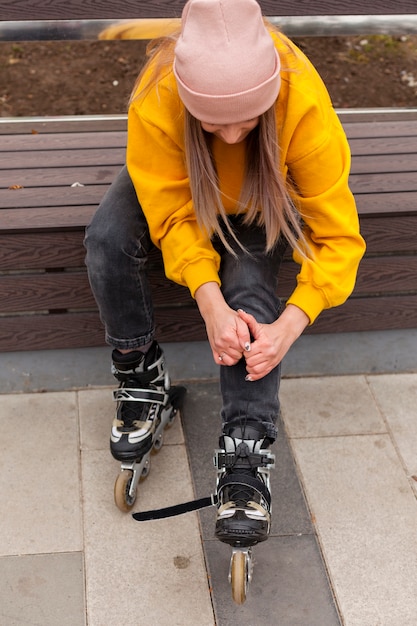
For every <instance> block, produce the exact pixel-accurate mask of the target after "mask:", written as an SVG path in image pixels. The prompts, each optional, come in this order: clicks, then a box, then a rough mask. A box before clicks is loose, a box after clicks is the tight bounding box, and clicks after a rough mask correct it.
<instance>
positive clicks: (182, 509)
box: [132, 494, 218, 522]
mask: <svg viewBox="0 0 417 626" xmlns="http://www.w3.org/2000/svg"><path fill="white" fill-rule="evenodd" d="M217 502H218V498H217V494H212V495H211V496H208V497H206V498H199V499H197V500H190V501H189V502H183V503H182V504H174V505H173V506H166V507H164V508H163V509H154V510H153V511H141V512H140V513H133V514H132V517H133V519H135V520H136V521H137V522H148V521H150V520H156V519H164V518H165V517H174V516H175V515H182V514H183V513H189V512H190V511H199V510H200V509H205V508H207V507H209V506H215V505H216V504H217Z"/></svg>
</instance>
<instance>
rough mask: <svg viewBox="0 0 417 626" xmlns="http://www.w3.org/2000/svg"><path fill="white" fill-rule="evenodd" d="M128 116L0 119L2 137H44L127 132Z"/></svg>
mask: <svg viewBox="0 0 417 626" xmlns="http://www.w3.org/2000/svg"><path fill="white" fill-rule="evenodd" d="M126 128H127V116H126V115H120V114H116V115H77V116H74V117H72V116H70V115H65V116H62V117H54V116H52V117H20V118H16V117H15V118H0V135H10V134H11V135H13V136H14V137H18V136H19V135H30V134H32V131H34V132H35V133H42V135H43V136H45V135H49V134H55V133H73V132H95V131H97V132H99V133H102V132H109V131H113V130H114V131H125V132H126Z"/></svg>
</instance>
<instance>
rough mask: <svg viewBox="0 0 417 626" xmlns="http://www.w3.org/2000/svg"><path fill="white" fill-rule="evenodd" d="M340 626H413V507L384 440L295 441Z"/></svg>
mask: <svg viewBox="0 0 417 626" xmlns="http://www.w3.org/2000/svg"><path fill="white" fill-rule="evenodd" d="M292 445H293V449H294V451H295V455H296V459H297V463H298V466H299V468H300V471H301V474H302V478H303V483H304V488H305V490H306V494H307V497H308V501H309V504H310V507H311V509H312V512H313V515H314V517H315V520H316V525H317V531H318V534H319V538H320V542H321V546H322V549H323V554H324V558H325V561H326V564H327V567H328V569H329V574H330V577H331V580H332V584H333V588H334V590H335V594H336V598H337V600H338V603H339V606H340V609H341V613H342V615H343V619H344V624H345V625H346V626H364V625H366V626H368V625H372V626H374V625H375V626H376V625H378V626H379V625H381V626H399V624H401V626H415V624H416V615H417V558H416V554H417V552H416V541H415V531H416V528H417V503H416V499H415V496H414V494H413V491H412V489H411V487H410V484H409V482H408V480H407V478H406V476H405V474H404V471H403V468H402V464H401V461H400V459H399V458H398V456H397V453H396V450H395V448H394V446H393V445H392V442H391V440H390V438H389V436H388V435H367V436H344V437H323V438H311V439H293V440H292Z"/></svg>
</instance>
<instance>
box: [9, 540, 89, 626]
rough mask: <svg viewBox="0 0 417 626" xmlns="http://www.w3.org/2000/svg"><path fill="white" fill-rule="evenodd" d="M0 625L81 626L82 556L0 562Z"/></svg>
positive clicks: (42, 556)
mask: <svg viewBox="0 0 417 626" xmlns="http://www.w3.org/2000/svg"><path fill="white" fill-rule="evenodd" d="M0 580H1V584H0V624H2V625H3V626H23V625H25V626H29V625H30V626H58V624H59V626H85V624H86V615H85V606H84V576H83V555H82V553H80V552H73V553H67V554H37V555H28V556H8V557H1V558H0Z"/></svg>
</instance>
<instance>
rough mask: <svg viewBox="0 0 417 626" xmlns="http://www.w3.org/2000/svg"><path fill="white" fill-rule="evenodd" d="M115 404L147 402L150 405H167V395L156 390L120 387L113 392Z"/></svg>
mask: <svg viewBox="0 0 417 626" xmlns="http://www.w3.org/2000/svg"><path fill="white" fill-rule="evenodd" d="M113 400H115V401H116V402H147V403H151V404H167V401H168V394H167V393H164V392H163V391H157V390H156V389H129V388H126V387H120V389H116V391H113Z"/></svg>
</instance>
